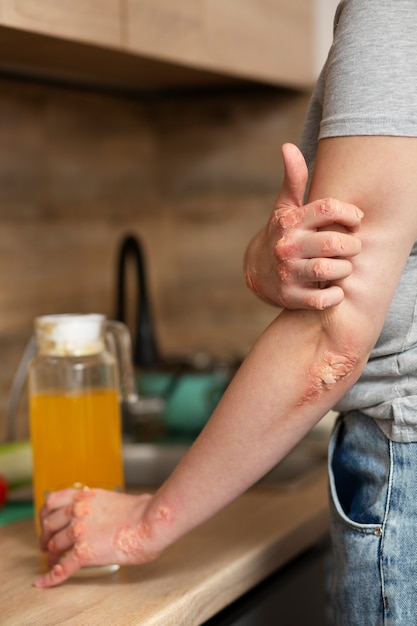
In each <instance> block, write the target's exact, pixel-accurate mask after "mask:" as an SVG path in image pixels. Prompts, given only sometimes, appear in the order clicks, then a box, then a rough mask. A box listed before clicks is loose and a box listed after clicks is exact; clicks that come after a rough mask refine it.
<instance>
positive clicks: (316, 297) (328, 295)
mask: <svg viewBox="0 0 417 626" xmlns="http://www.w3.org/2000/svg"><path fill="white" fill-rule="evenodd" d="M344 297H345V294H344V292H343V289H342V288H341V287H339V286H338V285H330V286H329V287H326V289H319V288H316V289H313V288H311V289H306V290H305V292H304V308H310V309H317V310H319V311H324V310H325V309H329V308H330V307H332V306H337V305H338V304H340V303H341V302H343V299H344Z"/></svg>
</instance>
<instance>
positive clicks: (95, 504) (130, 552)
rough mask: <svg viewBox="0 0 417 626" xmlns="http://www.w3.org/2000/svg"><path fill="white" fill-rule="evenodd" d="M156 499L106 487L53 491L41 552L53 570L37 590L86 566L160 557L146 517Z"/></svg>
mask: <svg viewBox="0 0 417 626" xmlns="http://www.w3.org/2000/svg"><path fill="white" fill-rule="evenodd" d="M150 500H151V496H150V495H141V496H132V495H127V494H123V493H115V492H113V491H106V490H103V489H89V490H77V489H65V490H63V491H56V492H54V493H51V494H50V495H49V496H48V498H47V500H46V503H45V505H44V506H43V508H42V510H41V514H40V516H41V525H42V533H41V537H40V542H41V548H42V550H43V551H45V552H47V553H48V564H49V566H50V567H51V570H50V571H49V572H48V573H47V574H45V575H44V576H41V577H40V578H38V579H37V580H36V581H35V582H34V585H35V586H37V587H53V586H55V585H58V584H60V583H62V582H63V581H64V580H66V579H67V578H69V577H70V576H71V575H72V574H74V573H75V572H77V570H79V569H80V568H81V567H83V566H89V565H111V564H115V563H117V564H119V565H128V564H130V565H131V564H139V563H145V562H147V561H151V560H153V559H155V558H156V557H157V556H158V554H159V552H156V551H154V550H153V548H152V547H151V543H152V542H151V532H150V528H149V526H148V524H147V523H146V522H145V521H144V518H143V515H144V512H145V511H146V507H147V505H148V504H149V501H150Z"/></svg>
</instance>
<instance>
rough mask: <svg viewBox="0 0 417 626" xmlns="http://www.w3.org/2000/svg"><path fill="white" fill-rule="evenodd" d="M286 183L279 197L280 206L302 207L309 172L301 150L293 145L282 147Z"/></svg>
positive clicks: (287, 144)
mask: <svg viewBox="0 0 417 626" xmlns="http://www.w3.org/2000/svg"><path fill="white" fill-rule="evenodd" d="M282 158H283V161H284V181H283V183H282V187H281V190H280V192H279V195H278V201H277V202H278V204H279V205H283V206H302V205H303V204H304V194H305V190H306V186H307V180H308V170H307V165H306V162H305V160H304V157H303V155H302V153H301V152H300V150H299V149H298V148H297V146H295V145H294V144H291V143H286V144H284V145H283V146H282Z"/></svg>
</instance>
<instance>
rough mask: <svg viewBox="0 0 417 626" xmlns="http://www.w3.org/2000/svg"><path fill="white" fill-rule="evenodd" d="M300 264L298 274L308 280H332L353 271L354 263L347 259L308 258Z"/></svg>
mask: <svg viewBox="0 0 417 626" xmlns="http://www.w3.org/2000/svg"><path fill="white" fill-rule="evenodd" d="M298 265H299V268H298V276H299V277H300V278H304V279H305V281H306V282H322V283H326V282H332V281H335V280H341V279H343V278H347V277H348V276H350V275H351V273H352V263H351V262H350V261H347V260H345V259H308V260H306V261H301V262H300V263H299V264H298Z"/></svg>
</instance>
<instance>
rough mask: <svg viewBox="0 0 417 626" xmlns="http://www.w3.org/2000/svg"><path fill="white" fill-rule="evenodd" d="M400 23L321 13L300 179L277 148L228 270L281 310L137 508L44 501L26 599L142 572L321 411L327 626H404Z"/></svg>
mask: <svg viewBox="0 0 417 626" xmlns="http://www.w3.org/2000/svg"><path fill="white" fill-rule="evenodd" d="M415 18H417V3H415V2H414V1H413V0H397V1H396V2H395V3H393V2H389V1H388V0H343V1H342V2H341V3H340V4H339V6H338V9H337V12H336V18H335V31H334V41H333V44H332V47H331V50H330V53H329V57H328V59H327V62H326V64H325V67H324V70H323V72H322V74H321V76H320V78H319V80H318V82H317V85H316V89H315V91H314V94H313V97H312V100H311V104H310V108H309V112H308V115H307V119H306V125H305V130H304V134H303V141H302V145H303V154H304V157H305V159H306V161H307V164H308V168H309V170H308V172H307V170H306V166H305V163H304V159H303V157H302V155H301V153H300V152H299V150H298V149H297V148H296V147H295V146H293V145H288V144H287V145H285V146H283V159H284V166H285V177H284V182H283V185H282V188H281V192H280V194H279V196H278V199H277V203H276V206H275V208H274V211H273V213H272V215H271V218H270V220H269V222H268V224H267V225H266V226H265V227H264V228H263V229H262V230H261V231H260V232H259V233H258V234H257V235H256V236H255V237H254V239H253V240H252V242H251V243H250V245H249V247H248V250H247V254H246V258H245V271H246V277H247V282H248V285H249V286H250V287H251V288H252V289H253V290H254V291H255V292H256V293H257V294H258V295H260V296H261V297H263V298H264V299H267V300H269V301H271V302H274V303H276V304H278V305H280V306H283V307H284V310H283V311H282V312H281V313H280V314H279V315H278V316H277V317H276V319H275V320H274V321H273V322H272V323H271V324H270V326H269V327H268V328H267V329H266V330H265V331H264V333H263V334H262V335H261V337H260V338H259V339H258V341H257V342H256V343H255V345H254V347H253V348H252V350H251V351H250V352H249V354H248V356H247V358H246V359H245V361H244V362H243V364H242V366H241V368H240V369H239V371H238V372H237V374H236V376H235V377H234V379H233V381H232V382H231V384H230V386H229V387H228V389H227V391H226V393H225V394H224V396H223V398H222V401H221V402H220V403H219V405H218V407H217V408H216V410H215V411H214V413H213V415H212V417H211V418H210V420H209V422H208V423H207V426H206V427H205V429H204V430H203V431H202V433H201V435H200V436H199V437H198V438H197V439H196V441H195V443H194V444H193V446H192V447H191V448H190V450H189V452H188V453H187V455H186V456H185V457H184V458H183V460H182V461H181V462H180V464H179V465H178V466H177V468H176V469H175V470H174V472H173V473H172V475H171V476H170V477H169V478H168V480H167V481H166V482H165V483H164V484H163V485H162V487H161V488H160V489H159V490H158V491H157V492H156V494H155V495H153V496H151V495H144V496H129V495H127V494H113V493H108V492H102V491H97V490H90V491H86V492H75V491H74V490H64V491H61V492H56V493H53V494H50V496H49V497H48V499H47V501H46V504H45V507H44V509H43V511H42V526H43V532H42V537H41V545H42V547H43V549H45V550H47V551H48V555H49V558H50V563H51V567H52V569H51V571H50V572H48V573H47V574H45V575H44V576H42V577H40V578H39V579H38V580H37V581H35V584H36V585H39V586H53V585H55V584H59V583H60V582H62V581H63V580H65V579H66V578H67V577H68V576H70V575H71V574H72V573H73V572H74V571H76V570H77V569H78V568H79V567H80V566H82V565H93V564H108V563H114V562H119V563H120V564H130V563H131V564H132V563H135V564H137V563H141V562H146V561H147V560H151V559H153V558H156V557H157V556H158V555H159V554H160V553H161V552H162V551H163V550H164V549H165V548H166V547H167V546H168V545H170V544H171V543H172V542H173V541H175V540H176V539H178V538H179V537H181V536H182V535H183V534H185V533H186V532H188V531H189V530H190V529H192V528H194V527H195V526H196V525H198V524H201V523H203V522H204V521H206V520H207V519H208V518H209V517H211V516H212V515H214V514H215V513H216V512H217V511H219V510H220V509H221V508H222V507H224V506H225V505H226V504H228V503H229V502H230V501H231V500H232V499H234V498H235V497H236V496H238V495H239V494H241V493H242V492H243V491H245V490H246V489H247V488H248V487H249V486H250V485H252V484H253V483H254V482H255V481H256V480H258V479H259V478H260V477H261V476H262V475H263V474H265V473H266V472H267V471H268V470H269V469H270V468H271V467H272V466H273V465H275V464H276V463H277V462H279V461H280V460H281V459H282V458H283V457H284V456H285V455H286V454H287V453H288V451H289V450H290V449H291V448H292V447H293V446H294V445H295V444H296V443H297V442H298V441H299V440H300V439H301V438H302V437H303V436H304V435H305V434H306V433H307V432H308V431H309V430H310V429H311V428H312V427H313V426H314V425H315V424H316V423H317V422H318V421H319V420H320V419H321V417H322V416H323V415H324V414H326V413H327V412H328V411H329V410H330V409H333V408H336V409H337V410H338V411H340V412H341V416H340V419H339V420H338V423H337V426H336V428H335V431H334V433H333V436H332V440H331V443H330V449H329V460H330V469H331V472H330V492H331V511H332V542H333V546H334V575H333V586H332V593H331V599H332V604H333V616H332V622H331V623H332V624H333V625H335V626H339V625H342V626H347V625H349V626H355V625H360V626H366V625H368V624H369V625H371V624H372V625H374V624H390V625H399V624H400V625H403V626H405V625H407V626H409V625H410V624H412V623H414V622H415V618H416V615H417V594H416V593H415V591H416V589H415V586H416V583H415V582H414V581H416V580H417V575H416V574H417V571H416V568H417V550H416V543H415V541H414V537H415V536H416V530H417V510H416V509H417V504H416V503H417V499H416V498H415V497H414V496H415V490H416V485H417V476H416V475H415V474H416V471H417V469H416V468H417V447H416V442H417V417H416V412H415V410H414V399H415V396H416V395H417V392H416V390H417V378H416V371H415V370H416V368H415V362H416V350H417V325H416V324H415V323H414V318H415V315H416V300H417V298H416V296H417V293H416V292H417V287H416V284H417V283H416V282H415V279H416V277H417V276H416V273H417V265H416V262H417V245H416V243H415V242H416V239H417V210H416V202H417V177H416V176H415V170H416V163H417V141H416V137H417V116H416V115H415V111H416V110H417V88H416V86H415V85H417V80H416V78H417V76H416V73H417V37H416V36H415V26H414V25H415ZM305 194H306V200H305V201H304V199H303V198H304V196H305ZM335 198H338V199H341V200H335ZM304 202H305V204H304ZM242 458H244V459H245V463H242ZM220 478H221V480H220ZM219 485H221V487H219Z"/></svg>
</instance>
